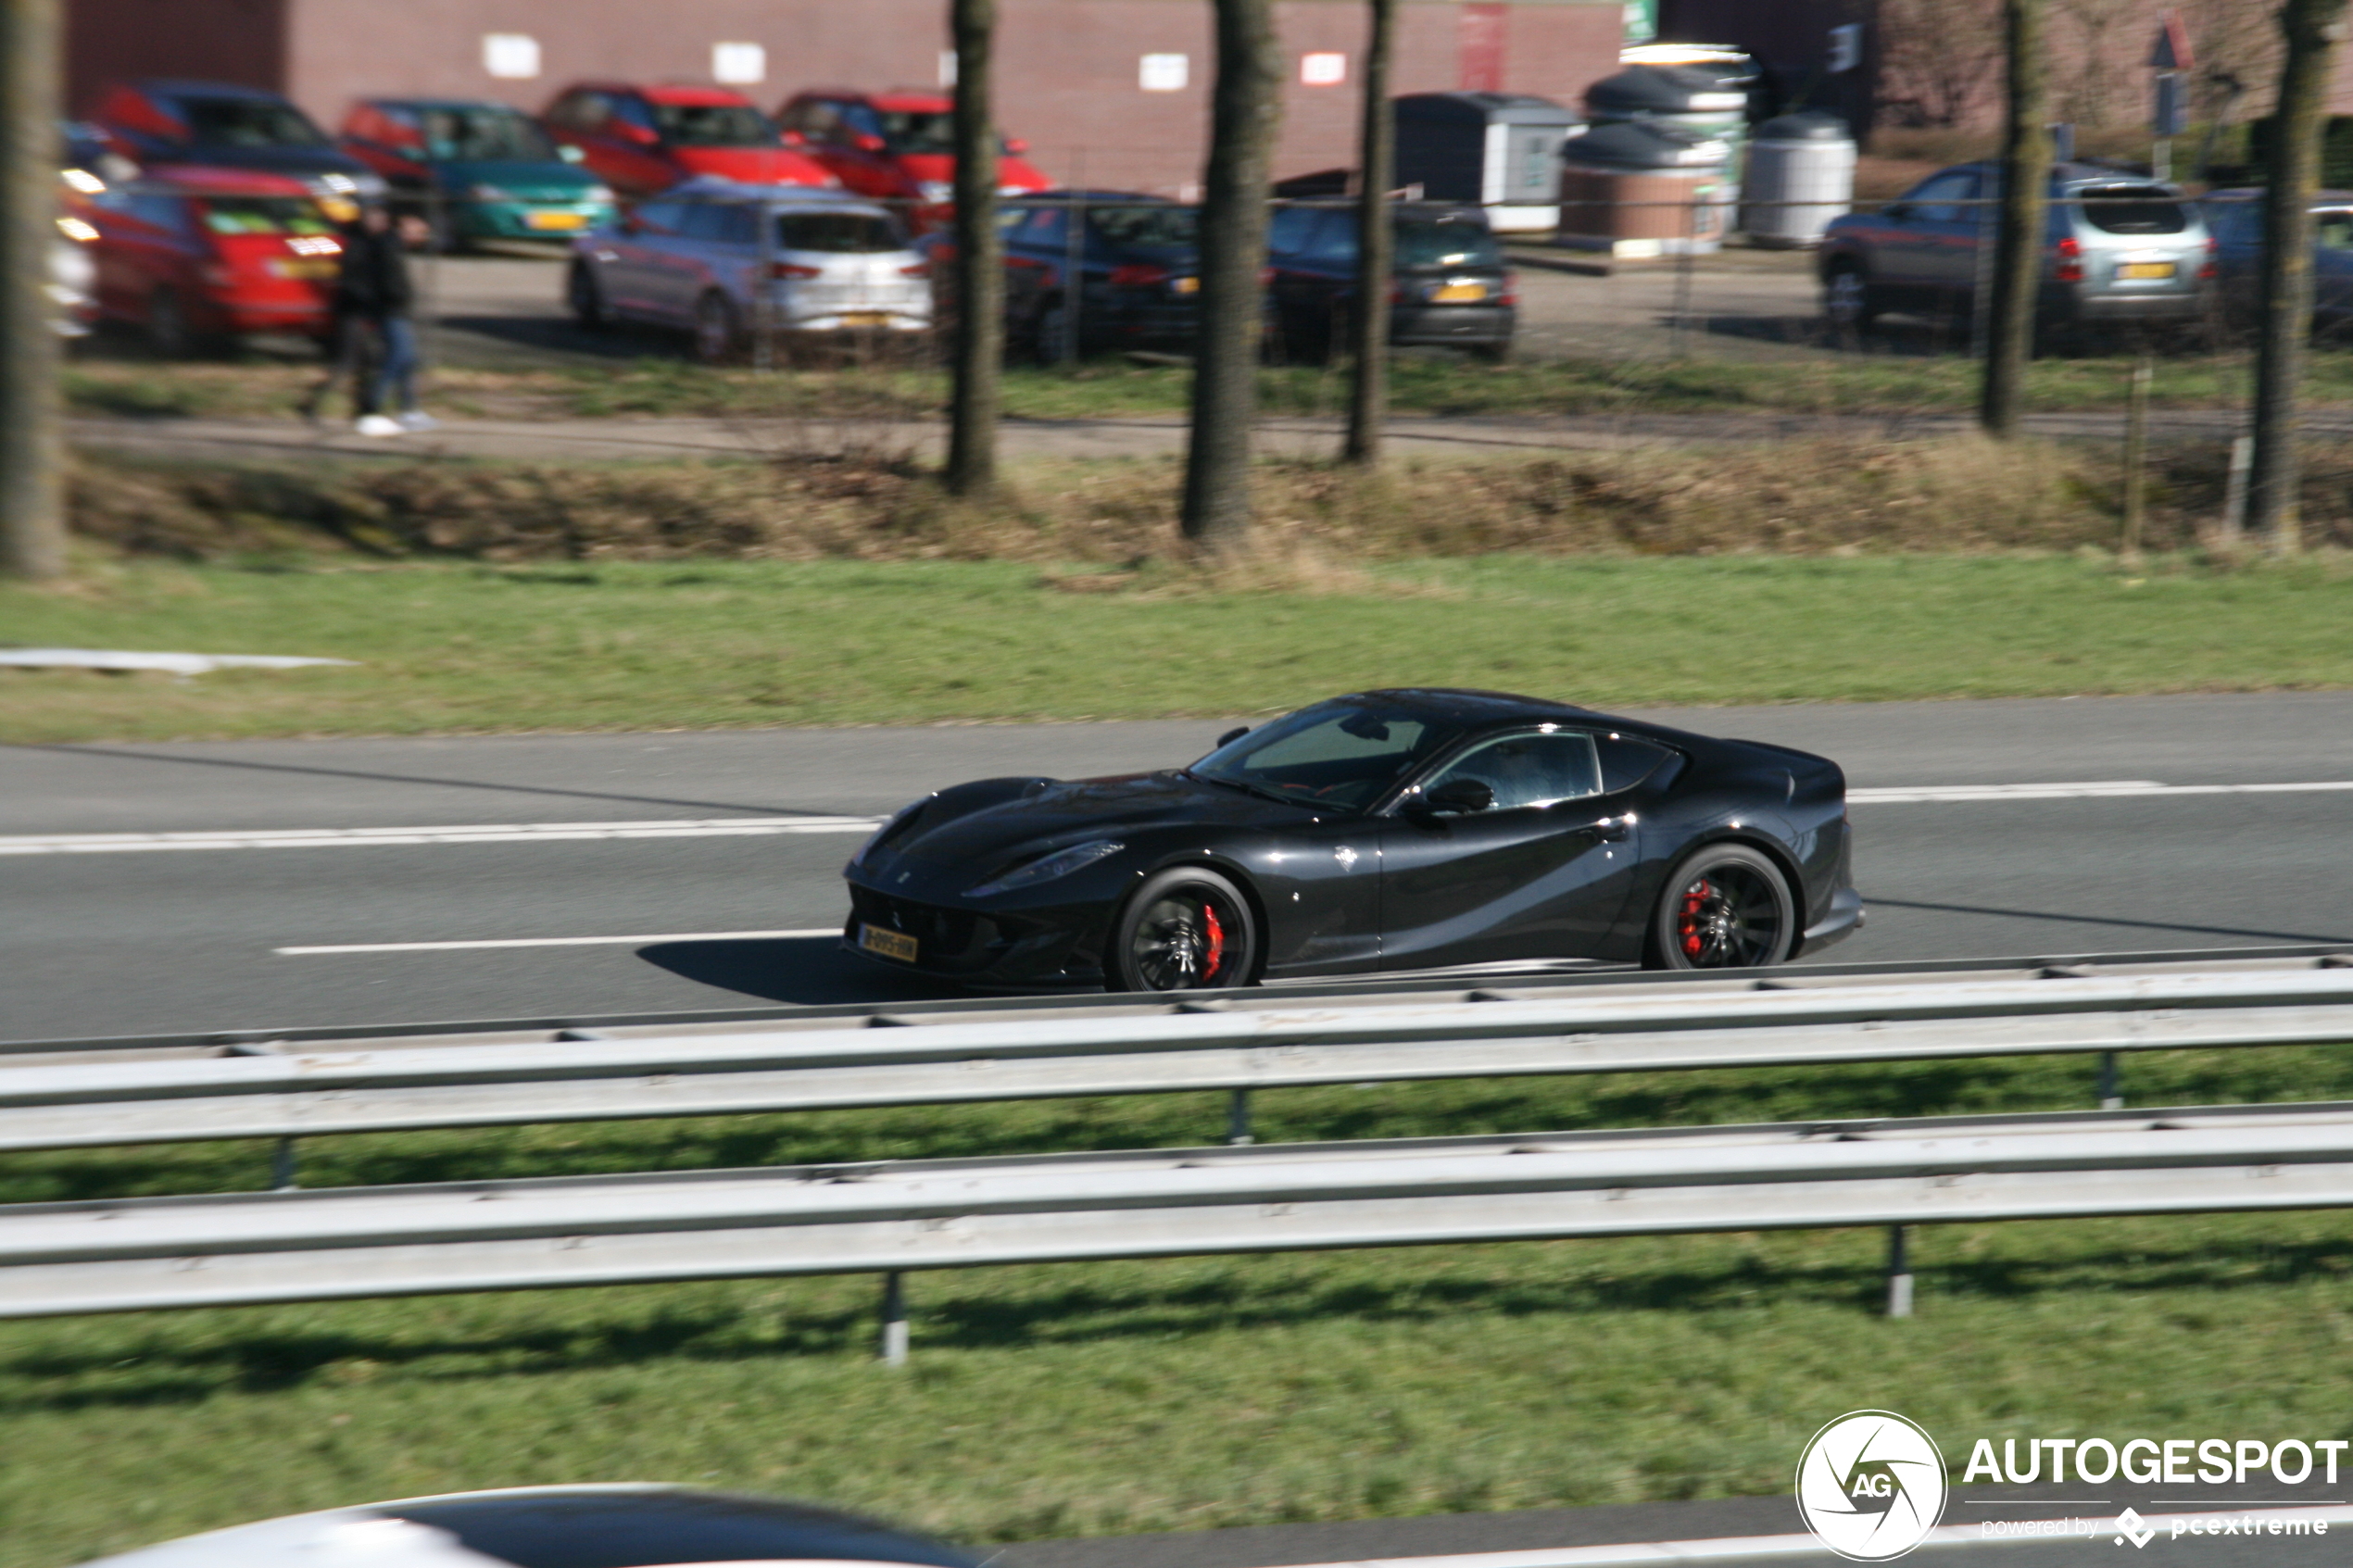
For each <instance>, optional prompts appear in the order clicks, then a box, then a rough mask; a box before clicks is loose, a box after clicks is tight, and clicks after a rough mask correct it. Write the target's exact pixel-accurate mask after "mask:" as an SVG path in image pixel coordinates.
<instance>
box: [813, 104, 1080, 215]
mask: <svg viewBox="0 0 2353 1568" xmlns="http://www.w3.org/2000/svg"><path fill="white" fill-rule="evenodd" d="M955 107H956V106H955V101H954V100H953V99H951V98H950V97H949V96H948V95H947V94H944V93H916V92H900V93H849V92H811V93H802V94H798V95H797V96H795V97H794V98H793V100H792V101H791V102H790V103H788V104H786V106H785V107H784V109H783V111H782V112H781V113H779V114H778V115H777V117H776V119H777V121H778V123H779V124H781V125H782V126H783V127H784V132H785V140H786V142H787V143H792V144H798V145H800V146H804V147H807V148H808V149H809V151H810V153H811V155H812V157H815V158H816V160H817V161H818V162H819V163H822V164H824V166H825V167H826V168H827V169H831V170H832V171H833V172H834V174H835V175H837V177H838V178H839V179H840V181H841V182H842V183H843V184H844V185H847V186H849V189H851V190H853V191H855V192H857V193H858V194H860V195H862V196H878V197H881V198H884V199H886V200H889V199H893V198H896V199H900V200H906V201H912V202H916V203H920V204H922V205H921V206H920V207H918V208H917V214H918V217H919V219H920V220H921V221H920V223H919V225H918V226H919V227H929V226H931V225H933V224H936V223H938V222H942V221H945V220H946V217H947V212H948V205H949V203H950V202H951V201H953V200H954V199H955V194H956V192H955V184H954V182H955V179H956V132H955V123H954V115H955ZM1002 145H1003V149H1004V152H1003V156H1002V157H1000V158H999V159H998V160H997V188H998V190H999V191H1000V192H1001V193H1003V194H1006V195H1009V196H1018V195H1026V194H1029V193H1030V192H1032V191H1045V190H1051V189H1052V188H1053V182H1052V181H1051V180H1049V179H1047V178H1046V177H1045V176H1044V175H1043V174H1041V173H1039V172H1038V169H1037V168H1036V167H1035V166H1033V165H1032V164H1030V163H1029V162H1028V161H1027V160H1026V158H1024V157H1022V156H1021V155H1022V154H1024V153H1026V152H1027V151H1028V150H1029V148H1028V144H1026V143H1023V142H1006V143H1004V144H1002Z"/></svg>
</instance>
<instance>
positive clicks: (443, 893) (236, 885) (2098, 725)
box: [0, 694, 2353, 1039]
mask: <svg viewBox="0 0 2353 1568" xmlns="http://www.w3.org/2000/svg"><path fill="white" fill-rule="evenodd" d="M1665 716H1666V717H1667V718H1669V719H1670V720H1672V721H1678V722H1682V723H1686V724H1689V725H1691V726H1692V727H1694V728H1699V729H1703V730H1708V731H1713V732H1716V733H1720V734H1735V735H1747V736H1752V737H1754V738H1756V739H1761V740H1771V741H1778V742H1781V743H1784V744H1788V745H1793V746H1801V747H1804V748H1806V749H1808V750H1813V751H1818V752H1821V753H1824V754H1826V755H1829V756H1831V757H1834V758H1836V759H1839V760H1840V761H1841V762H1842V763H1843V764H1844V765H1845V767H1846V768H1847V770H1848V772H1849V775H1850V779H1851V781H1852V783H1853V784H1854V785H1855V786H1856V787H1857V788H1860V789H1870V788H1881V789H1887V788H1894V787H1898V786H1953V785H1971V784H2035V783H2050V782H2054V781H2064V782H2102V781H2140V782H2143V783H2154V784H2164V785H2173V786H2179V785H2244V784H2312V783H2332V782H2342V781H2347V780H2353V695H2344V694H2297V695H2280V696H2188V697H2166V698H2102V699H2093V698H2084V699H2080V700H2052V701H2016V702H1982V703H1913V704H1882V705H1857V706H1845V707H1838V706H1821V707H1788V708H1769V709H1745V710H1741V709H1722V710H1712V711H1691V712H1684V713H1679V714H1671V715H1665ZM1220 727H1221V726H1220V725H1218V724H1216V723H1214V722H1183V723H1126V724H1063V725H1032V726H947V727H937V728H925V729H902V730H893V729H867V730H816V731H770V732H745V733H722V734H650V735H581V736H516V737H487V738H465V739H447V740H381V741H371V740H359V741H283V742H248V743H220V744H210V745H195V744H190V745H171V746H162V745H157V746H54V747H46V746H19V747H7V748H0V851H5V850H7V849H8V848H10V844H9V843H8V841H9V840H21V839H23V838H26V837H28V836H31V835H51V834H69V835H78V834H138V833H158V832H228V831H237V832H247V831H261V832H276V833H280V834H283V833H286V832H288V831H289V830H314V829H336V828H346V829H347V828H376V829H382V828H404V827H440V828H447V827H451V826H468V825H485V824H491V825H522V826H529V825H533V824H572V825H573V828H574V829H575V830H577V829H578V828H579V825H580V824H591V823H623V824H630V823H635V824H657V826H656V827H655V828H654V829H651V830H648V829H645V828H637V829H629V830H625V831H627V832H630V833H634V834H643V833H645V832H648V831H659V832H663V833H665V834H673V833H675V834H678V835H675V836H622V837H598V838H580V837H550V836H547V835H546V834H492V835H487V836H484V835H472V841H469V842H457V843H452V842H422V843H421V842H396V843H388V844H382V845H377V846H372V847H351V846H348V845H336V846H333V847H319V846H315V845H314V846H313V847H297V846H291V845H285V844H283V843H281V844H276V845H271V844H268V843H267V841H266V840H265V841H264V842H263V846H262V847H221V848H211V849H205V850H140V851H135V852H109V853H40V854H23V853H0V890H5V891H0V975H4V976H6V980H5V982H0V1039H33V1038H62V1037H69V1036H82V1035H121V1034H137V1033H146V1032H167V1031H169V1032H180V1031H197V1030H232V1029H247V1028H268V1027H272V1026H276V1027H287V1026H297V1025H328V1024H363V1023H388V1022H411V1021H422V1020H430V1019H486V1018H495V1017H514V1016H556V1015H560V1014H564V1013H575V1014H592V1013H606V1012H618V1011H633V1010H670V1009H685V1008H698V1007H727V1006H742V1005H746V1004H748V1003H759V1002H769V1001H782V1002H788V1003H802V1002H829V1001H853V1000H864V999H874V1000H890V999H904V998H905V997H907V996H908V995H910V994H911V992H910V990H909V989H908V986H910V985H912V983H910V982H900V981H898V980H896V979H895V978H894V977H891V976H887V975H883V974H879V973H876V972H873V971H871V970H869V969H867V968H866V967H865V966H863V965H862V964H859V963H857V962H856V961H855V960H849V959H848V958H846V957H844V956H842V955H841V954H839V953H838V952H837V949H836V947H835V944H834V942H833V940H832V939H831V937H830V936H824V935H761V936H752V937H745V936H741V935H734V934H740V933H747V932H756V933H772V934H773V933H799V932H811V933H814V932H823V931H830V930H832V929H837V928H838V924H839V922H840V920H841V918H842V911H843V909H844V907H845V906H844V901H843V897H842V894H841V891H840V883H839V880H838V875H837V873H838V870H839V867H840V865H841V862H842V861H843V859H846V858H847V856H848V854H849V851H850V850H851V848H852V847H855V845H856V844H857V842H858V841H859V830H857V829H856V828H855V827H852V826H847V825H842V824H826V823H823V822H817V823H812V824H810V825H811V826H812V827H813V828H815V829H816V830H817V831H812V832H801V833H788V834H786V833H766V834H757V835H751V836H738V835H736V834H732V833H729V832H727V831H726V824H727V823H729V822H739V820H740V819H745V818H749V817H757V816H774V815H778V814H789V813H811V814H815V815H818V816H824V815H833V816H837V817H849V818H853V819H857V818H863V817H868V816H873V815H878V814H880V813H882V812H885V811H887V810H889V809H893V808H895V807H897V806H898V805H900V804H901V803H903V802H904V801H905V800H907V799H908V798H910V797H913V796H915V795H918V794H921V793H923V792H924V791H925V790H928V789H931V788H933V787H936V786H937V785H940V784H950V783H954V782H956V781H958V780H961V779H966V778H975V777H984V776H988V775H992V774H999V773H1010V772H1030V771H1037V772H1044V773H1051V774H1058V775H1062V776H1066V777H1068V776H1084V775H1087V774H1090V773H1102V772H1112V771H1123V770H1130V769H1138V768H1144V767H1151V766H1161V765H1167V764H1170V763H1176V762H1182V761H1186V760H1189V759H1191V758H1192V757H1194V756H1197V755H1199V754H1200V753H1201V752H1202V751H1203V750H1205V749H1207V747H1208V746H1209V744H1210V741H1211V740H1212V738H1213V737H1214V735H1215V734H1217V732H1218V730H1219V728H1220ZM1854 815H1855V821H1856V829H1857V834H1858V851H1857V863H1856V880H1857V883H1858V884H1859V885H1860V886H1861V887H1862V889H1863V891H1864V894H1865V896H1866V897H1867V898H1868V899H1869V902H1870V905H1871V909H1872V913H1871V922H1870V925H1869V928H1868V929H1867V930H1866V931H1865V932H1864V933H1863V934H1862V935H1859V936H1857V937H1856V938H1855V939H1853V940H1852V941H1850V942H1847V943H1845V944H1843V945H1842V946H1840V947H1836V948H1833V949H1831V956H1832V957H1834V958H1835V959H1838V960H1908V959H1922V960H1925V959H1937V958H1965V957H1997V956H2017V955H2021V954H2032V955H2055V954H2068V953H2089V952H2104V951H2105V952H2121V951H2141V950H2149V949H2176V948H2195V947H2232V946H2261V945H2268V944H2274V943H2287V942H2316V941H2346V940H2353V835H2349V834H2347V833H2346V832H2345V828H2346V826H2347V822H2348V819H2353V790H2337V791H2284V792H2258V793H2222V794H2210V793H2209V794H2163V793H2149V792H2147V791H2145V790H2142V791H2136V792H2133V793H2127V794H2121V795H2110V796H2106V797H2070V798H2029V799H2003V798H1994V799H1953V798H1931V799H1926V800H1907V801H1902V802H1890V803H1866V804H1861V805H1857V806H1856V808H1855V812H1854ZM688 823H705V824H713V825H711V826H703V827H692V828H684V831H683V833H680V832H679V830H680V829H682V827H684V824H688ZM664 824H666V826H665V825H664ZM19 847H21V846H19ZM551 938H566V939H578V938H612V939H613V940H598V941H590V942H577V941H574V942H572V943H568V944H567V945H563V946H541V947H443V946H423V947H417V946H406V947H402V948H401V949H400V950H392V951H385V950H372V951H339V950H332V949H343V948H361V947H365V948H378V949H381V948H382V947H383V946H384V945H386V944H396V945H419V944H450V943H466V944H478V943H506V942H514V941H546V940H547V939H551ZM286 947H303V948H325V949H331V950H329V951H311V952H304V953H298V954H288V953H284V952H281V951H280V949H282V948H286Z"/></svg>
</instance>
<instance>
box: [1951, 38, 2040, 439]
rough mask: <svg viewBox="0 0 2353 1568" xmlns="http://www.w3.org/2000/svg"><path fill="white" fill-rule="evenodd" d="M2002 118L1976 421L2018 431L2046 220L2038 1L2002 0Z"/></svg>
mask: <svg viewBox="0 0 2353 1568" xmlns="http://www.w3.org/2000/svg"><path fill="white" fill-rule="evenodd" d="M2003 19H2004V21H2005V23H2006V25H2007V34H2008V37H2007V48H2008V54H2009V118H2008V121H2007V125H2006V127H2005V129H2004V132H2003V136H2002V211H2001V220H2000V223H1999V225H1998V227H1997V230H1996V232H1995V234H1994V276H1993V285H1994V286H1993V288H1992V289H1991V290H1990V291H1989V292H1990V293H1991V294H1992V295H1993V298H1992V299H1990V300H1982V299H1981V300H1974V301H1972V302H1971V304H1972V305H1973V306H1974V307H1976V308H1978V309H1982V310H1985V311H1987V312H1989V314H1988V317H1987V320H1986V332H1985V381H1984V384H1983V386H1982V389H1981V391H1980V395H1979V399H1978V422H1979V423H1980V424H1982V425H1983V426H1984V427H1985V432H1986V433H1987V434H1989V435H1994V436H1998V437H2000V438H2002V439H2004V440H2007V439H2009V438H2010V437H2012V436H2015V435H2016V434H2017V433H2018V415H2019V383H2020V381H2021V380H2022V379H2023V378H2024V376H2025V373H2026V364H2027V361H2028V360H2029V359H2031V358H2032V357H2033V353H2034V307H2035V297H2036V295H2039V294H2040V293H2041V292H2042V290H2041V285H2042V278H2043V246H2044V239H2045V236H2044V230H2045V227H2046V226H2047V223H2048V211H2049V206H2050V184H2051V133H2050V131H2049V129H2048V128H2047V127H2045V124H2044V123H2043V121H2044V80H2045V72H2046V71H2047V69H2048V65H2047V62H2046V61H2045V55H2044V48H2043V0H2006V3H2005V5H2004V6H2003Z"/></svg>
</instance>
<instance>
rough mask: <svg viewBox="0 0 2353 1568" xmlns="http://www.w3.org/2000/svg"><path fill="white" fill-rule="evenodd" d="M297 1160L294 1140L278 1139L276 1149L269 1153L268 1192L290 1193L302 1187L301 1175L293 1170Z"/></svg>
mask: <svg viewBox="0 0 2353 1568" xmlns="http://www.w3.org/2000/svg"><path fill="white" fill-rule="evenodd" d="M297 1158H299V1156H298V1155H297V1153H296V1148H295V1140H294V1139H292V1138H280V1139H279V1140H278V1146H277V1148H273V1149H271V1151H270V1190H271V1192H292V1191H294V1190H295V1189H296V1187H298V1186H300V1185H302V1177H301V1174H300V1173H299V1172H298V1171H296V1168H295V1161H296V1159H297Z"/></svg>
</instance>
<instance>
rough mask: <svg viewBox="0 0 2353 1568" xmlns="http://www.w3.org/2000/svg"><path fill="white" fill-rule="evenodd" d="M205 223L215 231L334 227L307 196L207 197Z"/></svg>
mask: <svg viewBox="0 0 2353 1568" xmlns="http://www.w3.org/2000/svg"><path fill="white" fill-rule="evenodd" d="M203 208H204V226H205V227H206V228H208V229H209V230H211V231H212V232H214V233H216V234H332V233H333V232H335V226H334V225H333V223H331V222H329V221H328V220H327V215H326V214H325V213H324V212H321V210H319V206H318V204H317V203H316V202H313V201H312V200H310V198H309V197H308V196H207V197H206V198H205V200H204V204H203Z"/></svg>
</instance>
